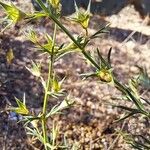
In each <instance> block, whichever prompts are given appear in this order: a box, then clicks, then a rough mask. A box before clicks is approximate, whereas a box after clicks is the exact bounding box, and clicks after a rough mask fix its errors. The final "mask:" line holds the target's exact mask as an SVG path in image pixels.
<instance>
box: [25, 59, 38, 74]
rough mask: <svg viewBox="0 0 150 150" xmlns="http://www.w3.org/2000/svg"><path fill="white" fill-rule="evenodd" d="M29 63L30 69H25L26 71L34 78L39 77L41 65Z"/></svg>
mask: <svg viewBox="0 0 150 150" xmlns="http://www.w3.org/2000/svg"><path fill="white" fill-rule="evenodd" d="M31 63H32V68H28V67H26V69H27V70H28V71H30V72H31V73H32V74H33V75H34V76H36V77H40V76H41V64H38V63H34V62H33V61H31Z"/></svg>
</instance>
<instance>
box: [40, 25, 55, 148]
mask: <svg viewBox="0 0 150 150" xmlns="http://www.w3.org/2000/svg"><path fill="white" fill-rule="evenodd" d="M56 30H57V25H56V24H55V26H54V34H53V46H52V53H51V58H50V60H49V68H48V70H49V71H48V80H47V85H46V89H45V95H44V103H43V118H42V130H43V138H44V146H45V149H46V150H47V146H46V143H47V142H48V137H47V129H46V110H47V102H48V97H49V94H48V91H49V90H51V88H52V80H51V79H52V78H53V63H54V45H55V39H56Z"/></svg>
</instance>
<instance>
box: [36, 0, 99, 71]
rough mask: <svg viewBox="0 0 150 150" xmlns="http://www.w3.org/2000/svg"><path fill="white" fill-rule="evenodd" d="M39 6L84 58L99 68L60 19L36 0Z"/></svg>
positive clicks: (39, 0)
mask: <svg viewBox="0 0 150 150" xmlns="http://www.w3.org/2000/svg"><path fill="white" fill-rule="evenodd" d="M36 1H37V2H38V4H39V5H40V7H41V8H42V9H43V10H44V11H45V13H47V15H48V16H49V17H50V18H51V19H52V20H53V21H54V22H55V23H56V24H57V25H58V26H59V27H60V28H61V29H62V30H63V31H64V32H65V33H66V34H67V35H68V37H69V38H70V39H71V40H72V41H73V42H74V44H75V45H77V46H78V48H79V49H80V50H81V52H82V54H83V55H84V57H85V58H86V59H88V60H89V61H90V62H91V63H92V64H93V65H94V66H95V67H96V68H97V69H100V67H99V65H98V64H97V63H96V62H95V61H94V59H92V58H91V56H90V55H89V54H88V53H87V52H86V51H85V49H84V47H82V45H81V44H80V43H78V42H77V41H76V39H75V38H74V37H73V36H72V34H71V33H70V32H69V31H68V30H67V28H65V27H64V26H63V24H61V23H60V21H59V20H58V19H57V18H56V17H55V16H54V15H53V14H52V13H51V12H50V11H49V10H48V8H46V7H45V5H44V3H43V2H42V1H41V0H36Z"/></svg>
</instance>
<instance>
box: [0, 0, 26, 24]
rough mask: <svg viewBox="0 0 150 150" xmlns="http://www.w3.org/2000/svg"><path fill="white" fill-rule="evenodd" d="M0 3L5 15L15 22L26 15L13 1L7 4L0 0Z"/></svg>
mask: <svg viewBox="0 0 150 150" xmlns="http://www.w3.org/2000/svg"><path fill="white" fill-rule="evenodd" d="M0 5H1V6H2V7H3V8H4V9H5V11H6V13H7V17H8V18H9V19H10V20H12V21H13V22H14V23H15V24H16V23H17V22H18V21H20V20H22V19H24V18H25V17H26V16H27V15H26V14H25V13H24V12H22V11H21V10H20V9H18V8H17V7H16V6H15V5H14V4H13V3H11V4H10V5H8V4H6V3H3V2H2V1H0Z"/></svg>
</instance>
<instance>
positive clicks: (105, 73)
mask: <svg viewBox="0 0 150 150" xmlns="http://www.w3.org/2000/svg"><path fill="white" fill-rule="evenodd" d="M97 76H98V77H99V78H100V80H101V81H103V82H107V83H110V82H112V81H113V77H112V74H111V71H110V70H107V69H102V70H100V71H99V72H98V74H97Z"/></svg>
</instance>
